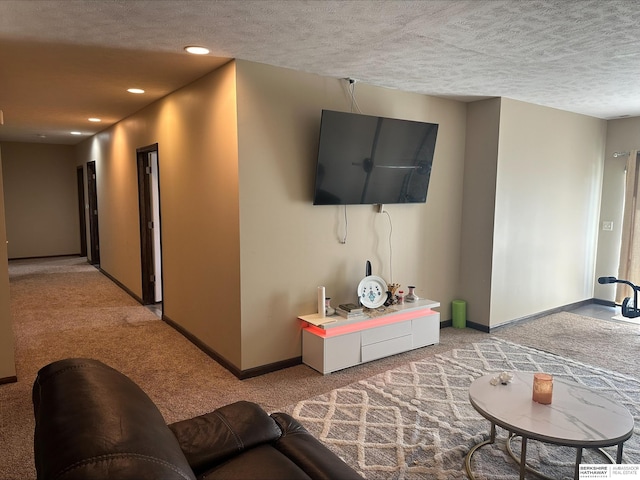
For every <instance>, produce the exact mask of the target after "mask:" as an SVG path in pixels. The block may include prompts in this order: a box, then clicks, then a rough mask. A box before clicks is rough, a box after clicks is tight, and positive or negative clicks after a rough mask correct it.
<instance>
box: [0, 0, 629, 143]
mask: <svg viewBox="0 0 640 480" xmlns="http://www.w3.org/2000/svg"><path fill="white" fill-rule="evenodd" d="M638 24H640V2H638V1H636V0H580V1H571V0H552V1H543V0H540V1H536V0H530V1H524V0H488V1H484V0H475V1H462V0H443V1H437V0H420V1H402V0H388V1H376V0H362V1H349V0H344V1H321V0H312V1H303V0H256V1H252V0H246V1H241V0H232V1H215V0H210V1H196V0H129V1H119V0H108V1H107V0H102V1H101V0H94V1H85V0H44V1H39V0H30V1H23V0H0V109H1V110H3V112H4V125H2V126H0V140H10V141H44V142H48V143H71V144H72V143H77V142H78V141H79V139H78V138H71V137H69V135H68V131H69V130H72V129H73V130H79V131H82V132H83V133H84V134H85V135H88V134H91V133H95V132H96V131H98V130H100V129H102V128H105V127H106V126H108V125H110V124H112V123H113V122H115V121H117V120H119V119H121V118H123V117H125V116H127V115H130V114H131V113H133V112H135V111H137V110H139V109H140V108H142V107H143V106H145V105H146V104H148V103H150V102H152V101H154V100H156V99H157V98H160V97H162V96H164V95H166V94H167V93H169V92H171V91H173V90H175V89H176V88H178V87H180V86H182V85H184V84H186V83H189V82H191V81H193V80H195V79H196V78H198V77H200V76H202V75H204V74H205V73H207V72H209V71H211V70H213V69H214V68H217V67H218V66H219V65H221V64H222V63H224V62H225V61H227V60H228V59H230V58H240V59H244V60H250V61H255V62H261V63H267V64H270V65H276V66H281V67H286V68H292V69H296V70H301V71H306V72H311V73H316V74H320V75H323V76H328V77H336V78H345V77H350V78H355V79H357V80H358V81H361V82H365V83H369V84H373V85H378V86H383V87H390V88H397V89H401V90H405V91H411V92H418V93H424V94H429V95H436V96H445V97H449V98H458V99H461V100H465V101H468V100H473V99H477V98H486V97H494V96H502V97H509V98H513V99H517V100H522V101H525V102H530V103H534V104H539V105H545V106H549V107H554V108H559V109H562V110H567V111H571V112H577V113H582V114H586V115H591V116H594V117H599V118H606V119H609V118H617V117H622V116H640V82H638V80H637V79H638V78H640V35H638V27H637V26H638ZM189 44H199V45H205V46H207V47H209V48H210V49H211V55H209V56H206V57H192V56H188V55H186V54H185V53H183V51H182V48H183V47H184V46H185V45H189ZM134 84H135V85H134ZM130 86H141V87H142V88H145V89H146V90H147V92H148V93H147V94H146V95H144V96H143V97H134V96H132V95H130V94H126V93H123V91H124V89H125V88H127V87H130ZM89 116H97V117H100V118H102V119H103V123H102V124H100V125H99V126H96V125H93V124H88V122H87V121H86V119H87V117H89ZM38 135H44V136H45V137H46V138H41V137H39V136H38Z"/></svg>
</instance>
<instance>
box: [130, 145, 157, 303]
mask: <svg viewBox="0 0 640 480" xmlns="http://www.w3.org/2000/svg"><path fill="white" fill-rule="evenodd" d="M153 152H155V154H156V155H158V144H157V143H154V144H153V145H148V146H146V147H141V148H138V149H136V162H137V170H138V206H139V211H140V261H141V273H142V303H143V304H144V305H152V304H155V303H156V295H155V288H156V272H155V264H154V248H153V242H154V229H157V228H160V225H154V222H153V209H152V205H151V188H152V184H151V165H150V163H149V154H150V153H153ZM158 162H159V157H158ZM159 176H160V174H159V172H158V178H159ZM158 183H159V182H158ZM158 189H159V186H158ZM159 203H160V199H158V204H159ZM158 209H160V207H159V205H158ZM160 237H162V229H161V228H160ZM160 244H162V240H160ZM161 250H162V247H161ZM159 260H160V265H161V269H162V251H161V252H160V259H159ZM160 282H161V285H162V277H161V279H160Z"/></svg>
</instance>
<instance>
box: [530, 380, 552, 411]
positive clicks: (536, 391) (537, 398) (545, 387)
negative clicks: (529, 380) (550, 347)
mask: <svg viewBox="0 0 640 480" xmlns="http://www.w3.org/2000/svg"><path fill="white" fill-rule="evenodd" d="M552 396H553V376H552V375H549V374H548V373H534V374H533V401H534V402H537V403H541V404H543V405H549V404H550V403H551V398H552Z"/></svg>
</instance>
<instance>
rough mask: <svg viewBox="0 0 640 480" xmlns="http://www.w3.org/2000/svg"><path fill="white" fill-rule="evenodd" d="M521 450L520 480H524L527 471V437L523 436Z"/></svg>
mask: <svg viewBox="0 0 640 480" xmlns="http://www.w3.org/2000/svg"><path fill="white" fill-rule="evenodd" d="M520 449H521V450H520V480H524V473H525V472H526V471H527V437H525V436H522V446H521V447H520Z"/></svg>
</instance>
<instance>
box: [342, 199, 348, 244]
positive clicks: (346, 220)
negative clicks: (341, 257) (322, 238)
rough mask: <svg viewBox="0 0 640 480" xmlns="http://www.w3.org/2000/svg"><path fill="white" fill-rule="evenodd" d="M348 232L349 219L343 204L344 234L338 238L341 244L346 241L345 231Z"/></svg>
mask: <svg viewBox="0 0 640 480" xmlns="http://www.w3.org/2000/svg"><path fill="white" fill-rule="evenodd" d="M348 232H349V221H348V219H347V206H346V205H345V206H344V236H343V237H342V240H340V243H341V244H343V245H344V244H345V243H347V233H348Z"/></svg>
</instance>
